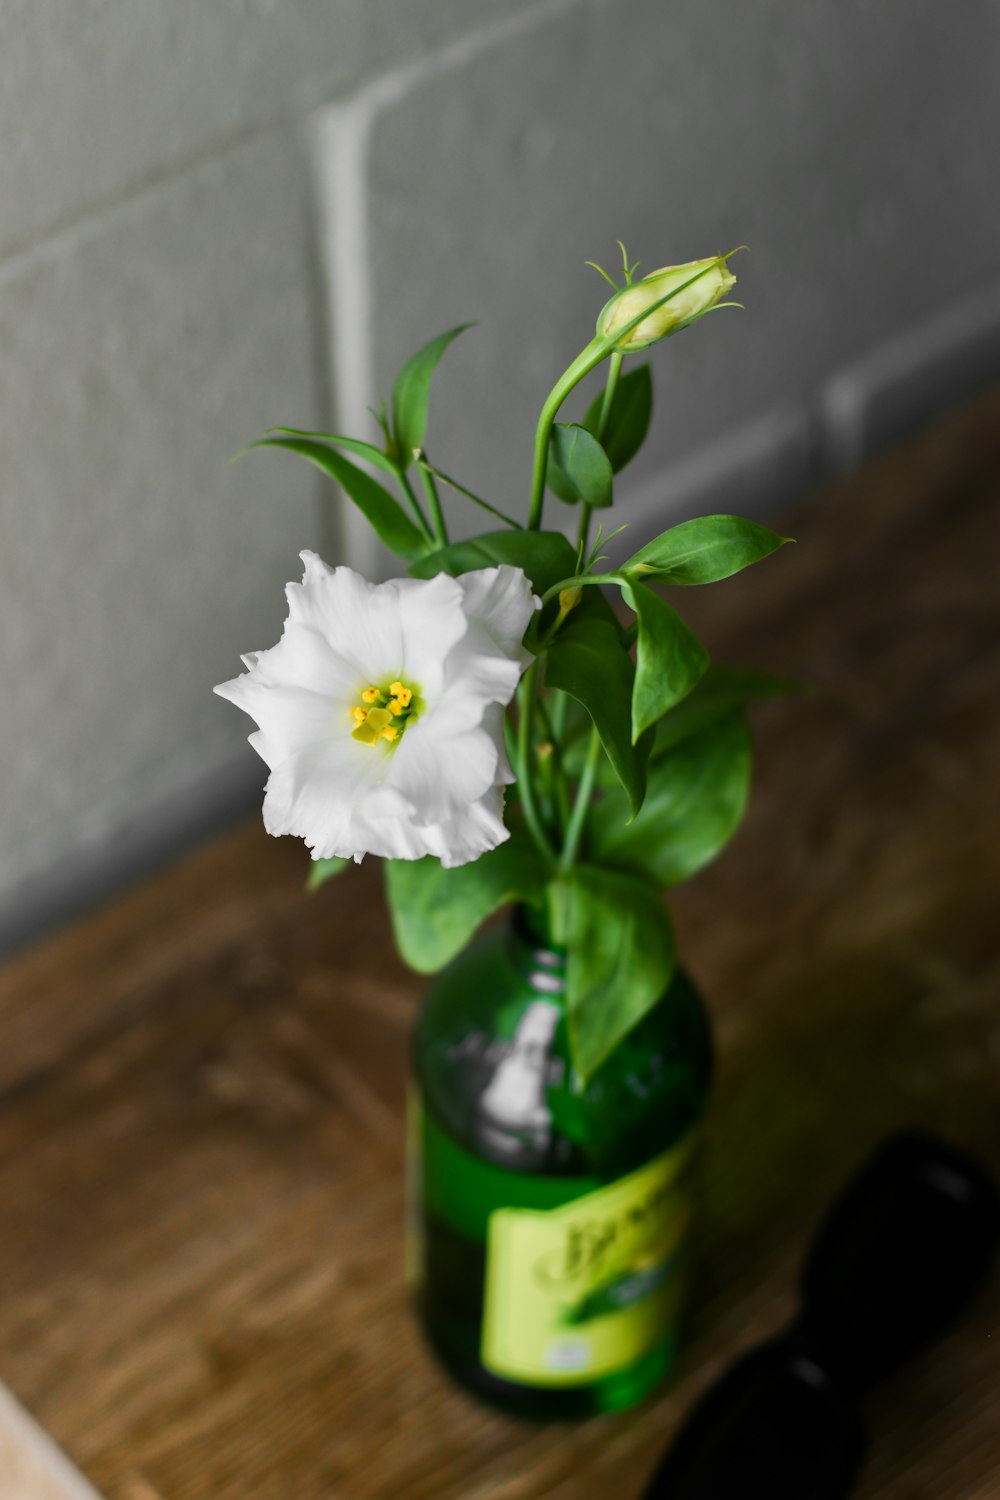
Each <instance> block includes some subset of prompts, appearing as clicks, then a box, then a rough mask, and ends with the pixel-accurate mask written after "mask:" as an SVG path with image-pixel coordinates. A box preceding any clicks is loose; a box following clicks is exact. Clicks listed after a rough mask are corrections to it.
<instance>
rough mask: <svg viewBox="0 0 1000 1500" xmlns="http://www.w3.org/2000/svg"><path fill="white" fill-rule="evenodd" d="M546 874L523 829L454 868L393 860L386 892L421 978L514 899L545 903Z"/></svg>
mask: <svg viewBox="0 0 1000 1500" xmlns="http://www.w3.org/2000/svg"><path fill="white" fill-rule="evenodd" d="M546 874H547V871H546V869H545V866H544V864H543V863H542V860H541V857H540V855H539V854H538V852H537V851H536V849H535V846H534V845H533V844H532V843H531V841H530V839H529V838H528V837H527V836H526V835H525V834H524V833H522V832H521V831H520V830H519V829H515V830H514V831H513V832H512V833H511V836H510V838H509V839H508V840H507V842H506V843H505V844H501V845H500V846H499V848H497V849H492V850H490V852H489V853H488V854H481V855H480V856H479V858H478V859H476V860H473V861H472V863H471V864H467V865H460V866H459V867H458V868H457V869H454V870H446V869H445V868H444V867H443V866H442V864H441V861H440V860H438V859H434V858H433V857H431V856H428V857H427V858H425V859H417V860H406V859H394V860H388V861H387V862H386V866H385V877H386V891H387V894H388V898H389V909H390V912H391V914H392V926H393V932H394V934H395V938H396V944H397V946H398V948H399V951H400V953H401V954H402V956H403V959H404V960H405V962H406V963H408V964H409V965H410V967H411V968H413V969H416V970H417V971H418V972H419V973H421V974H432V973H434V972H435V971H436V970H437V969H440V968H443V967H444V965H445V964H446V963H449V962H450V960H451V959H453V958H454V957H455V955H456V954H457V953H460V952H461V950H462V949H463V948H464V947H465V945H466V943H467V942H468V941H469V939H470V938H471V937H472V935H473V933H474V932H475V930H476V928H477V927H478V926H479V925H480V923H481V922H484V921H485V920H486V918H487V917H488V916H489V915H490V914H491V913H492V912H494V911H497V910H498V908H499V907H501V906H504V905H505V904H506V903H507V902H508V901H515V900H518V901H531V900H537V899H539V898H540V897H541V894H542V889H543V886H544V882H545V877H546Z"/></svg>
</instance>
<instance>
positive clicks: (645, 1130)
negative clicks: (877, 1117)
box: [409, 909, 711, 1420]
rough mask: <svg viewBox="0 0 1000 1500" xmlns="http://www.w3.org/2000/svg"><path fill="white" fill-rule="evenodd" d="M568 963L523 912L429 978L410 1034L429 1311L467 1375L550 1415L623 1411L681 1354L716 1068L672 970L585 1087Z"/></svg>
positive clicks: (702, 1027) (446, 1355)
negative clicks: (698, 1128) (573, 1033)
mask: <svg viewBox="0 0 1000 1500" xmlns="http://www.w3.org/2000/svg"><path fill="white" fill-rule="evenodd" d="M533 924H534V925H533ZM564 961H565V955H564V954H563V953H561V952H559V951H558V950H557V949H555V948H553V947H552V945H551V944H550V943H548V942H547V941H546V939H545V935H544V933H543V932H541V931H540V930H539V928H538V926H537V923H536V919H535V917H534V914H533V913H532V914H531V916H530V917H529V914H528V913H527V912H526V911H525V910H523V909H520V910H518V911H517V912H516V913H515V915H514V919H513V921H512V922H511V923H510V924H509V926H507V927H506V928H504V927H497V928H493V929H491V930H489V931H488V932H486V933H485V934H483V935H481V936H480V937H479V938H477V939H476V941H475V942H473V943H472V944H471V945H470V946H469V947H468V948H467V949H466V950H465V952H464V953H462V954H461V955H460V956H459V957H458V958H457V959H456V960H455V962H454V963H452V964H451V965H450V967H449V968H448V969H446V970H445V971H444V972H443V973H442V974H441V975H440V976H439V978H438V979H437V981H436V982H435V983H434V984H433V985H432V986H431V988H430V990H429V992H428V995H427V998H426V1002H425V1004H424V1008H423V1011H422V1013H421V1016H420V1019H419V1022H418V1025H417V1029H416V1034H415V1042H414V1078H415V1087H414V1091H413V1100H412V1114H411V1143H410V1168H411V1183H410V1188H411V1192H410V1238H409V1247H410V1253H409V1261H410V1273H411V1279H412V1281H413V1284H414V1288H415V1293H416V1298H417V1305H418V1309H419V1312H420V1316H421V1320H422V1322H423V1325H424V1328H425V1331H426V1333H427V1336H428V1338H429V1341H430V1343H431V1345H432V1347H433V1348H434V1350H435V1351H436V1353H437V1354H438V1356H439V1357H440V1359H441V1360H442V1361H443V1363H444V1364H445V1365H446V1367H447V1368H448V1369H449V1370H450V1371H451V1372H452V1374H453V1375H454V1376H455V1377H456V1378H457V1379H458V1380H459V1381H460V1382H461V1383H462V1384H464V1385H465V1386H467V1387H469V1388H470V1389H471V1390H473V1391H474V1392H476V1393H477V1394H479V1395H480V1396H482V1397H485V1398H486V1399H487V1400H488V1401H490V1402H492V1403H493V1404H494V1405H497V1406H500V1407H502V1408H504V1409H506V1410H508V1411H513V1412H516V1413H519V1414H521V1415H527V1416H533V1417H537V1418H540V1419H543V1420H548V1419H552V1418H558V1417H575V1416H586V1415H588V1414H590V1413H593V1412H598V1411H611V1410H618V1409H621V1408H623V1407H627V1406H631V1405H632V1404H633V1403H634V1402H636V1401H638V1400H639V1399H640V1398H641V1397H642V1396H644V1395H645V1394H646V1392H647V1391H648V1390H649V1389H650V1388H651V1387H652V1386H653V1385H654V1384H655V1383H656V1382H657V1381H658V1380H659V1379H660V1378H661V1377H662V1376H663V1375H664V1374H665V1373H666V1371H667V1370H668V1369H669V1367H670V1365H671V1364H672V1362H673V1359H674V1355H675V1349H676V1342H677V1327H678V1321H679V1314H680V1310H681V1304H682V1302H683V1296H684V1288H685V1282H686V1272H687V1241H688V1234H687V1231H688V1225H689V1220H690V1217H691V1203H690V1192H689V1183H688V1176H689V1174H688V1171H687V1165H688V1161H689V1158H690V1156H691V1147H692V1144H693V1138H694V1126H695V1124H696V1122H697V1120H698V1118H699V1116H700V1114H701V1112H702V1109H703V1106H704V1103H705V1098H706V1095H707V1092H708V1085H709V1077H710V1071H711V1040H710V1033H709V1027H708V1022H707V1018H706V1014H705V1011H704V1008H703V1006H702V1003H701V1000H700V998H699V996H698V993H697V991H696V990H695V988H694V986H693V985H692V984H691V982H690V980H689V979H688V978H687V977H686V976H685V975H684V974H683V973H682V972H680V971H678V972H677V973H676V974H675V976H674V979H673V980H672V982H671V984H670V986H669V988H668V989H667V992H666V993H665V995H664V996H663V998H662V999H661V1001H660V1002H659V1004H658V1005H657V1006H656V1007H655V1008H654V1010H652V1011H651V1012H650V1013H649V1015H648V1016H647V1017H646V1018H645V1019H644V1020H643V1021H642V1022H641V1023H640V1024H639V1025H638V1026H637V1027H636V1028H634V1030H633V1031H632V1032H631V1033H630V1034H629V1035H628V1036H627V1037H626V1038H625V1040H624V1041H623V1042H622V1043H621V1044H620V1045H619V1046H618V1048H617V1049H616V1050H615V1052H614V1053H613V1054H612V1056H611V1057H610V1058H609V1060H608V1062H607V1063H605V1065H604V1066H603V1067H602V1068H601V1069H600V1070H599V1071H598V1073H597V1074H596V1075H595V1076H594V1077H593V1078H592V1079H591V1080H590V1082H589V1084H588V1085H587V1087H586V1088H585V1089H583V1090H580V1088H579V1085H578V1082H577V1080H576V1079H575V1078H574V1075H573V1070H572V1066H571V1063H570V1060H569V1053H568V1047H567V1036H566V1022H565V1012H564V1006H563V999H562V991H563V974H564Z"/></svg>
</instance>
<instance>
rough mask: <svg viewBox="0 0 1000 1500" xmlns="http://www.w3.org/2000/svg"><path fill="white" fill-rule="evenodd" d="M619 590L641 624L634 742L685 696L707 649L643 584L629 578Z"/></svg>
mask: <svg viewBox="0 0 1000 1500" xmlns="http://www.w3.org/2000/svg"><path fill="white" fill-rule="evenodd" d="M622 593H623V594H624V595H625V598H626V600H627V601H628V603H629V604H631V606H632V608H633V609H634V610H635V613H636V618H637V620H638V622H639V637H638V644H637V648H636V668H635V687H634V688H633V690H632V741H633V743H635V741H636V740H637V739H638V738H639V736H640V734H642V732H643V731H644V730H645V729H648V728H649V726H650V725H651V724H655V723H656V721H657V719H658V718H660V716H661V714H664V713H666V712H667V710H668V709H670V708H673V706H674V704H675V703H679V702H680V701H681V699H682V698H686V697H687V695H688V693H690V691H691V689H692V688H693V687H694V686H695V684H696V683H697V682H698V679H699V678H700V677H701V676H702V674H703V673H704V671H705V669H706V667H707V666H708V652H707V651H706V650H705V648H704V646H703V645H702V644H701V641H699V639H698V637H697V636H696V635H695V634H694V632H693V631H691V630H689V629H688V627H687V625H685V623H684V621H683V620H682V619H681V617H680V615H679V614H678V613H677V611H676V610H675V609H672V608H671V606H670V605H669V604H668V603H667V601H666V600H665V599H661V598H660V596H659V594H654V593H653V590H652V589H648V588H646V586H645V584H642V583H636V582H634V581H632V580H630V581H629V582H628V583H625V584H623V585H622Z"/></svg>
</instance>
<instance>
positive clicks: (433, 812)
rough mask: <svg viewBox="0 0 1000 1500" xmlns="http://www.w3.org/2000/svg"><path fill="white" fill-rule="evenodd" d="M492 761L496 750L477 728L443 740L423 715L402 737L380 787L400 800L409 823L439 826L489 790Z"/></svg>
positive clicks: (493, 763) (429, 720) (495, 764)
mask: <svg viewBox="0 0 1000 1500" xmlns="http://www.w3.org/2000/svg"><path fill="white" fill-rule="evenodd" d="M497 758H498V751H497V746H496V745H495V744H494V742H493V740H492V739H491V738H490V736H489V735H488V734H486V733H485V732H484V731H483V730H482V729H473V730H471V731H469V732H468V733H466V734H459V735H455V736H453V737H452V738H449V739H444V738H442V737H441V736H440V735H438V734H436V733H435V732H434V725H433V721H432V718H431V717H430V716H428V717H427V718H426V719H419V720H418V721H417V723H416V724H414V725H413V726H412V728H410V729H407V730H406V732H405V733H404V735H403V741H402V744H401V745H400V746H399V749H398V750H397V751H396V752H395V754H394V755H393V757H392V762H391V764H390V766H389V770H388V773H387V775H386V778H385V784H386V786H387V787H389V788H392V789H393V790H394V791H396V792H398V793H400V795H401V796H402V797H404V798H405V799H406V802H407V804H408V805H409V809H410V817H411V818H412V820H413V821H414V822H415V823H417V824H419V825H421V826H424V825H426V824H429V823H440V822H443V821H444V820H445V819H446V818H451V817H454V816H455V814H456V813H458V812H459V811H460V810H461V809H462V808H463V807H465V806H467V805H468V803H470V802H474V801H476V799H477V798H479V797H481V796H482V795H483V793H484V792H485V791H486V789H487V787H490V786H492V784H493V781H494V777H495V775H496V769H497Z"/></svg>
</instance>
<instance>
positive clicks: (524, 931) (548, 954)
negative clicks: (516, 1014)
mask: <svg viewBox="0 0 1000 1500" xmlns="http://www.w3.org/2000/svg"><path fill="white" fill-rule="evenodd" d="M511 945H512V951H513V957H514V962H515V964H516V966H517V968H518V969H519V970H520V972H521V973H522V974H523V975H524V977H525V979H527V981H528V983H529V984H530V985H531V988H532V989H533V990H535V991H537V993H538V994H539V995H544V996H545V998H546V999H549V1000H551V1001H553V1002H554V1003H555V1004H557V1005H559V1006H560V1007H561V1006H562V996H563V992H564V990H565V988H566V949H565V948H564V947H561V946H560V945H559V944H557V943H554V942H553V941H552V937H551V934H550V933H549V931H548V926H547V923H546V920H545V915H544V912H542V911H540V910H539V909H538V908H537V907H531V906H526V905H519V906H516V907H515V908H514V912H513V916H512V919H511Z"/></svg>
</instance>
